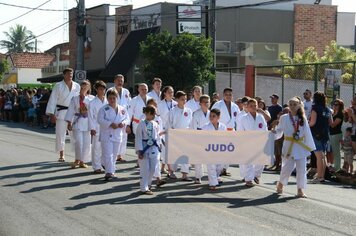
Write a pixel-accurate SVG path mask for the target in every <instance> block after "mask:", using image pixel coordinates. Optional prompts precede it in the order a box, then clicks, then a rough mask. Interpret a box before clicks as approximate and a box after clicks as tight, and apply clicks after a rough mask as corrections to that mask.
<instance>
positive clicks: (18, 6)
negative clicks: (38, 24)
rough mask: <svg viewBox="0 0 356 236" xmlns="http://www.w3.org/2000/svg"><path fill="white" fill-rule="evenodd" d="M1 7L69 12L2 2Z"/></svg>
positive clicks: (60, 10)
mask: <svg viewBox="0 0 356 236" xmlns="http://www.w3.org/2000/svg"><path fill="white" fill-rule="evenodd" d="M0 5H4V6H9V7H17V8H23V9H30V10H36V11H58V12H62V11H68V10H65V9H49V8H36V7H28V6H21V5H14V4H9V3H4V2H0ZM109 5H110V6H114V7H122V6H126V5H112V4H109Z"/></svg>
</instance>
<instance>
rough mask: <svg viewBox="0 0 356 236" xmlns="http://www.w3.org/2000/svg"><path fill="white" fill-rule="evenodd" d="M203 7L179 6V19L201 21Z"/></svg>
mask: <svg viewBox="0 0 356 236" xmlns="http://www.w3.org/2000/svg"><path fill="white" fill-rule="evenodd" d="M201 11H202V8H201V6H178V7H177V12H178V19H201Z"/></svg>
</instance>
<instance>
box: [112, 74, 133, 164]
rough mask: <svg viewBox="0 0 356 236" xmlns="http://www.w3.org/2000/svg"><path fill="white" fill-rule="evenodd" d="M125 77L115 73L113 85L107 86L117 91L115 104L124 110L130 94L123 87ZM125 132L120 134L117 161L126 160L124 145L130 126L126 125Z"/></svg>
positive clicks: (127, 107) (125, 145)
mask: <svg viewBox="0 0 356 236" xmlns="http://www.w3.org/2000/svg"><path fill="white" fill-rule="evenodd" d="M124 83H125V77H124V76H123V75H122V74H117V75H115V78H114V84H115V86H114V87H111V88H109V89H108V90H115V91H116V92H117V104H118V105H120V106H122V107H125V108H126V110H128V109H129V103H130V101H131V95H130V92H129V90H127V89H126V88H124V87H123V86H124ZM125 129H126V132H124V134H123V136H122V142H121V143H120V148H119V153H118V156H117V159H116V160H117V161H119V162H126V160H125V159H124V156H125V154H126V147H127V135H128V134H130V133H131V129H130V126H129V125H128V126H126V128H125Z"/></svg>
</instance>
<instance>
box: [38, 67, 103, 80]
mask: <svg viewBox="0 0 356 236" xmlns="http://www.w3.org/2000/svg"><path fill="white" fill-rule="evenodd" d="M102 71H103V69H96V70H87V79H88V80H89V81H90V83H92V84H93V83H94V82H95V81H97V80H98V79H99V75H100V73H101V72H102ZM62 79H63V74H58V75H52V76H48V77H44V78H38V79H37V81H39V82H41V83H57V82H60V81H61V80H62ZM73 79H74V80H75V76H74V77H73Z"/></svg>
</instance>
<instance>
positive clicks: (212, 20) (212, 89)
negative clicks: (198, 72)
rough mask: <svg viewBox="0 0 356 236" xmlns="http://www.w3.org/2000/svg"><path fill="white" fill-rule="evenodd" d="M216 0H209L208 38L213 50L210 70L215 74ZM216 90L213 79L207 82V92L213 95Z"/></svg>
mask: <svg viewBox="0 0 356 236" xmlns="http://www.w3.org/2000/svg"><path fill="white" fill-rule="evenodd" d="M215 8H216V0H210V14H209V16H210V27H209V28H210V38H211V49H212V51H213V68H212V72H213V73H214V74H215V69H216V53H215V41H216V17H215ZM215 90H216V86H215V80H210V82H209V94H210V95H213V93H214V92H215Z"/></svg>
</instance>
